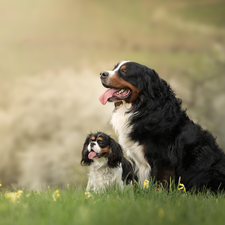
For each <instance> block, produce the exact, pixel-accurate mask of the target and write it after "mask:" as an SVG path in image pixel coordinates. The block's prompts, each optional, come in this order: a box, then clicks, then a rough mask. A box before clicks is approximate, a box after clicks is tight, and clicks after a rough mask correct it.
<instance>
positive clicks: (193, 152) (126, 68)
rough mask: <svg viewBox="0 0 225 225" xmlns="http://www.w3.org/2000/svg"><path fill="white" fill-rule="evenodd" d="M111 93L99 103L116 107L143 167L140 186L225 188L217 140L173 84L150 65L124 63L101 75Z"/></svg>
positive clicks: (115, 121)
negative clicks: (198, 121)
mask: <svg viewBox="0 0 225 225" xmlns="http://www.w3.org/2000/svg"><path fill="white" fill-rule="evenodd" d="M100 78H101V82H102V85H103V86H104V87H106V88H108V89H107V91H106V92H104V93H103V94H102V95H101V96H100V98H99V100H100V101H101V103H102V104H106V103H107V101H108V102H114V104H115V110H114V113H113V116H112V120H111V124H112V126H113V127H114V129H115V131H116V132H117V134H118V139H119V143H120V144H121V146H122V147H123V149H124V150H125V151H126V153H127V155H128V157H130V158H131V159H133V160H134V162H135V164H136V166H137V168H138V177H139V182H140V183H141V184H143V182H144V181H145V179H150V177H152V178H154V179H155V180H156V181H157V182H160V183H162V184H164V185H165V184H166V183H169V182H170V179H175V181H176V182H178V180H179V177H181V182H182V183H183V184H184V185H185V187H186V189H187V190H189V189H191V188H195V189H197V190H202V188H203V187H207V188H209V189H211V190H212V191H217V190H224V189H225V154H224V152H223V151H222V150H221V149H220V148H219V146H218V145H217V143H216V141H215V138H214V137H213V136H212V135H211V134H210V133H209V132H208V131H207V130H203V129H202V128H201V126H200V125H198V124H195V123H194V122H193V121H192V120H191V119H189V117H188V116H187V114H186V111H185V110H183V109H182V108H181V100H180V99H179V98H176V96H175V94H174V92H173V91H172V90H171V88H170V86H169V84H168V83H167V82H166V81H165V80H163V79H161V78H160V77H159V75H158V74H157V73H156V72H155V71H154V70H153V69H150V68H148V67H146V66H144V65H141V64H138V63H135V62H131V61H123V62H120V63H118V64H117V65H115V67H114V69H113V70H111V71H104V72H102V73H100Z"/></svg>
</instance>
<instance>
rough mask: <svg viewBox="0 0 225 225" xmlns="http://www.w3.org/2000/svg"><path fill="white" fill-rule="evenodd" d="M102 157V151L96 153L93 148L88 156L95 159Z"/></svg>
mask: <svg viewBox="0 0 225 225" xmlns="http://www.w3.org/2000/svg"><path fill="white" fill-rule="evenodd" d="M101 157H102V154H101V153H96V152H95V151H93V150H91V151H90V153H89V154H88V158H89V159H93V158H96V159H99V158H101Z"/></svg>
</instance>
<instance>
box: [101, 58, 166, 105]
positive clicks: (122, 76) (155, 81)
mask: <svg viewBox="0 0 225 225" xmlns="http://www.w3.org/2000/svg"><path fill="white" fill-rule="evenodd" d="M100 79H101V82H102V85H103V86H104V87H106V88H108V90H107V91H105V92H104V93H103V94H102V95H101V96H100V97H99V100H100V102H101V103H102V104H104V105H105V104H106V103H107V101H109V102H118V101H122V100H124V101H125V102H127V103H132V104H134V103H135V102H136V101H137V100H138V99H140V98H141V96H146V97H148V98H151V99H154V98H158V97H160V96H161V95H162V93H163V90H162V89H163V87H164V86H165V85H164V84H165V81H164V80H162V79H160V78H159V76H158V74H157V73H156V72H155V71H154V70H152V69H150V68H148V67H146V66H143V65H141V64H138V63H136V62H131V61H122V62H120V63H118V64H116V65H115V67H114V69H113V70H112V71H103V72H101V73H100Z"/></svg>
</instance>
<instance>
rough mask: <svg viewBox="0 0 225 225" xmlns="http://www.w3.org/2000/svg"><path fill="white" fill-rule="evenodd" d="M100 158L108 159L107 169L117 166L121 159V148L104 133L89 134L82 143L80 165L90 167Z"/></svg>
mask: <svg viewBox="0 0 225 225" xmlns="http://www.w3.org/2000/svg"><path fill="white" fill-rule="evenodd" d="M102 157H105V158H108V166H109V167H111V168H114V167H117V166H119V164H120V163H121V161H122V157H123V151H122V148H121V146H120V145H119V144H118V143H117V142H116V141H115V140H114V139H113V138H111V137H110V136H109V135H107V134H105V133H102V132H97V133H92V134H89V135H88V136H87V138H86V140H85V142H84V146H83V150H82V159H81V165H90V164H91V163H92V162H94V160H98V159H100V158H102Z"/></svg>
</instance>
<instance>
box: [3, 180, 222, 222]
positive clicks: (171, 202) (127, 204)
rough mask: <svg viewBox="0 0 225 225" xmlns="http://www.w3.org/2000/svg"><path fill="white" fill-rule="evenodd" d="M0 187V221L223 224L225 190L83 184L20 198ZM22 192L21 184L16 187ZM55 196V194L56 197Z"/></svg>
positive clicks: (27, 192) (22, 194)
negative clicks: (100, 188)
mask: <svg viewBox="0 0 225 225" xmlns="http://www.w3.org/2000/svg"><path fill="white" fill-rule="evenodd" d="M6 193H7V191H1V192H0V218H1V224H5V225H7V224H23V225H26V224H33V225H35V224H37V225H40V224H48V225H50V224H93V225H94V224H108V225H110V224H137V223H138V224H150V223H152V222H153V221H154V224H173V225H175V224H192V225H194V224H198V225H201V224H204V225H207V224H209V225H211V224H217V225H219V224H224V219H225V215H224V207H225V198H224V197H225V196H224V194H217V195H216V194H212V193H210V192H206V193H199V194H192V193H189V192H187V193H186V192H184V191H183V190H178V189H177V188H174V189H173V190H171V191H170V192H169V193H168V192H167V191H165V190H162V189H160V190H159V191H156V188H155V187H154V185H152V184H150V185H149V187H148V188H145V189H144V188H140V187H139V188H138V189H137V190H136V191H135V192H134V190H133V187H130V186H129V187H126V188H125V189H124V191H122V192H121V191H118V190H114V191H111V192H110V191H106V192H105V193H101V194H93V193H92V194H91V195H85V190H83V189H69V190H68V189H63V190H59V191H58V190H57V188H52V189H48V190H47V191H45V192H44V191H43V192H36V193H35V192H33V191H31V192H30V191H26V190H24V191H23V192H22V193H21V194H20V195H19V196H18V194H16V195H17V196H18V197H17V198H16V200H15V202H14V203H13V202H11V200H10V199H9V198H6V197H5V195H6V196H7V194H6ZM16 193H18V190H17V191H16ZM54 196H57V197H56V200H55V201H54V198H55V197H54Z"/></svg>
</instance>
